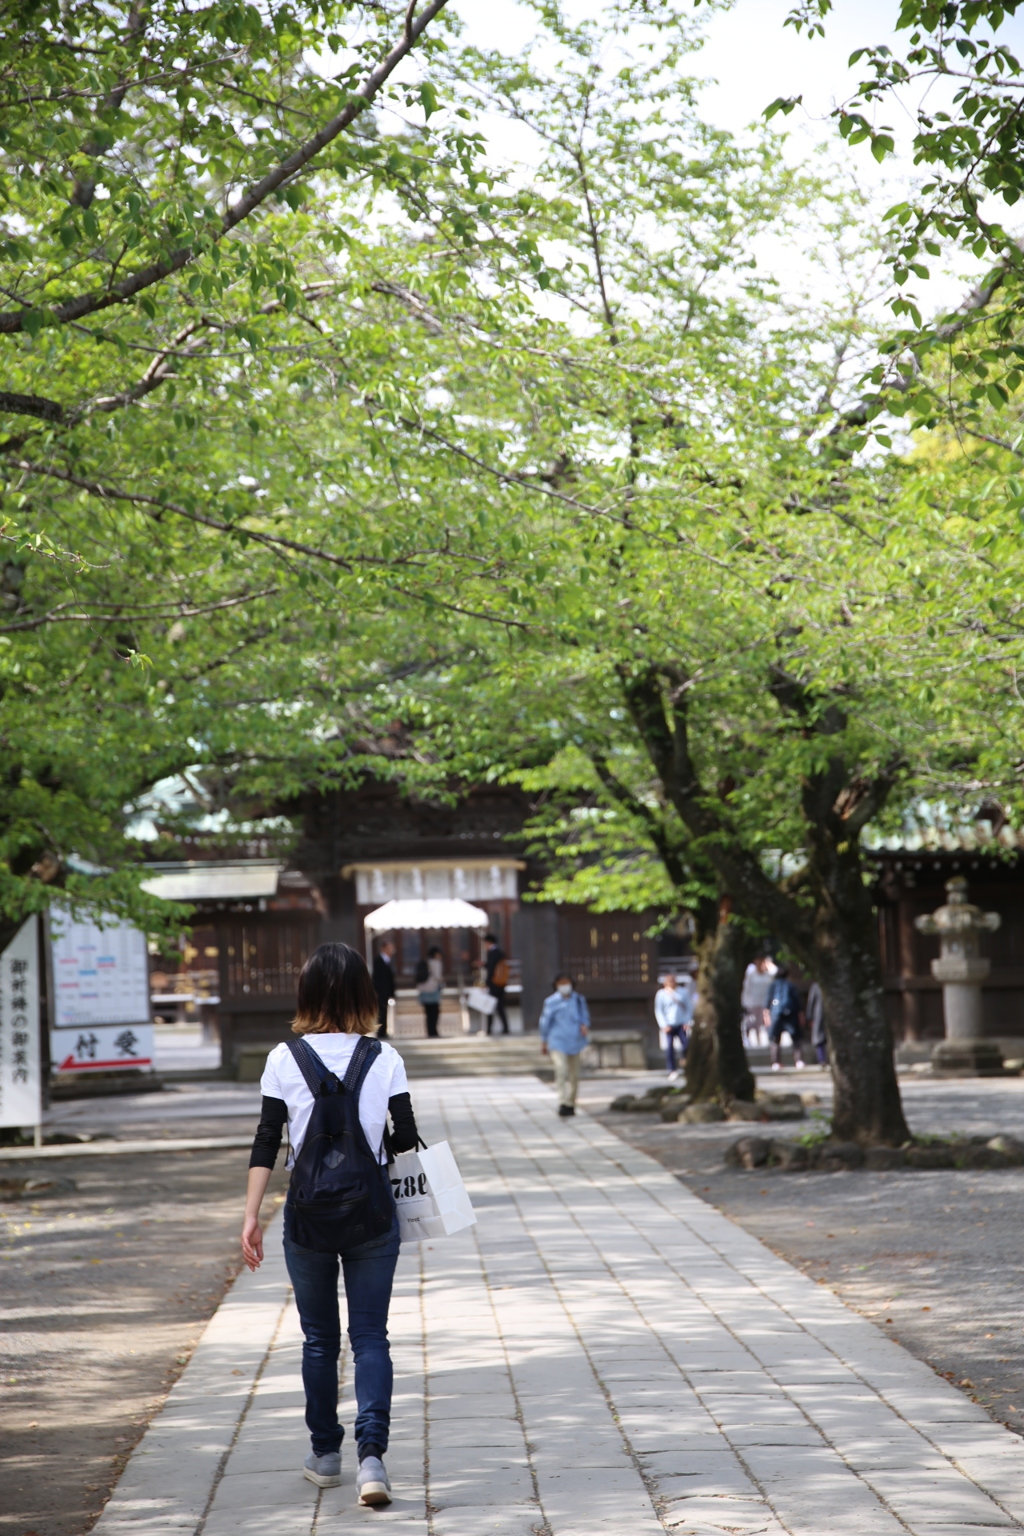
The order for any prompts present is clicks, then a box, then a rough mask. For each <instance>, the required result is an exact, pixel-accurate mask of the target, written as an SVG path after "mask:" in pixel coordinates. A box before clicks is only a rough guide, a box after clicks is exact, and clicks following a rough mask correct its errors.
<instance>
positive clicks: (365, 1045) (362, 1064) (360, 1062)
mask: <svg viewBox="0 0 1024 1536" xmlns="http://www.w3.org/2000/svg"><path fill="white" fill-rule="evenodd" d="M380 1051H381V1045H380V1041H379V1040H374V1039H372V1038H371V1036H370V1035H360V1036H359V1040H358V1043H357V1045H356V1048H355V1050H354V1051H353V1052H352V1060H351V1061H350V1062H349V1064H348V1071H347V1072H346V1073H345V1079H344V1084H345V1088H346V1089H347V1091H348V1092H349V1093H354V1094H355V1096H356V1098H357V1099H358V1098H359V1090H360V1089H361V1088H362V1086H363V1082H364V1080H365V1078H366V1074H367V1072H369V1070H370V1068H371V1067H372V1066H373V1064H374V1062H375V1061H376V1060H377V1057H378V1056H379V1055H380Z"/></svg>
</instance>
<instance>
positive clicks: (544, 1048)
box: [540, 972, 590, 1118]
mask: <svg viewBox="0 0 1024 1536" xmlns="http://www.w3.org/2000/svg"><path fill="white" fill-rule="evenodd" d="M589 1035H590V1013H589V1012H588V1010H587V1003H586V999H585V998H583V997H581V996H580V994H579V993H578V992H574V991H573V989H572V977H571V976H566V975H565V973H564V972H562V974H561V975H559V976H556V977H555V990H554V991H553V992H552V994H551V996H550V997H549V998H547V999H546V1000H545V1003H544V1007H543V1008H542V1009H541V1015H540V1039H541V1046H540V1051H541V1055H542V1056H547V1055H548V1054H549V1053H550V1055H551V1060H552V1063H553V1065H554V1068H555V1089H556V1091H557V1093H558V1113H559V1114H560V1115H561V1116H562V1117H563V1118H565V1117H566V1116H568V1115H574V1114H575V1113H576V1090H577V1089H578V1087H579V1083H580V1052H581V1051H582V1049H583V1047H584V1046H585V1045H586V1043H587V1040H588V1038H589Z"/></svg>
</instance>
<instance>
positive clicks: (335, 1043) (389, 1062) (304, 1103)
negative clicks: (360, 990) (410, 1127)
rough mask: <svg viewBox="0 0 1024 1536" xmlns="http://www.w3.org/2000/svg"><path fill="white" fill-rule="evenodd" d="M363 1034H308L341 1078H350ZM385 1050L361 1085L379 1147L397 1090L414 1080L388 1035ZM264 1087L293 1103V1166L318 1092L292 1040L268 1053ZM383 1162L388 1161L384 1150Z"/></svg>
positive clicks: (365, 1121)
mask: <svg viewBox="0 0 1024 1536" xmlns="http://www.w3.org/2000/svg"><path fill="white" fill-rule="evenodd" d="M361 1038H362V1037H361V1036H360V1035H341V1034H332V1035H308V1036H307V1037H306V1043H307V1044H308V1045H310V1046H311V1047H312V1048H313V1050H314V1051H315V1052H316V1054H317V1055H318V1056H319V1057H320V1060H321V1061H322V1062H323V1064H324V1066H325V1067H329V1068H330V1070H331V1071H332V1072H333V1073H335V1075H336V1076H337V1077H344V1076H345V1071H346V1069H347V1067H348V1064H349V1062H350V1061H351V1060H352V1054H353V1052H354V1051H355V1048H356V1045H357V1044H358V1042H359V1040H360V1039H361ZM380 1046H381V1049H380V1055H379V1056H378V1057H377V1058H376V1060H375V1061H374V1062H373V1064H372V1066H371V1067H370V1070H369V1072H367V1074H366V1076H365V1077H364V1079H363V1086H362V1088H361V1089H360V1090H359V1123H360V1125H361V1126H362V1127H363V1130H364V1131H365V1133H366V1139H367V1141H368V1142H369V1143H370V1146H371V1148H373V1150H374V1151H376V1149H377V1148H378V1147H379V1146H380V1144H381V1141H382V1139H383V1136H384V1126H385V1124H386V1122H387V1114H388V1099H391V1098H393V1097H394V1096H395V1094H396V1093H408V1091H409V1083H408V1080H407V1079H406V1076H405V1062H404V1061H403V1060H402V1058H401V1056H400V1055H399V1054H398V1052H397V1051H396V1050H395V1048H394V1046H393V1045H388V1044H387V1042H386V1041H384V1040H382V1041H381V1043H380ZM260 1092H261V1093H263V1094H264V1095H265V1096H266V1097H267V1098H269V1099H283V1100H284V1102H285V1103H286V1104H287V1106H288V1139H289V1141H290V1142H291V1151H290V1152H289V1154H288V1163H287V1166H288V1167H289V1168H291V1167H292V1166H293V1164H294V1162H295V1158H296V1156H297V1154H298V1152H299V1149H300V1147H301V1146H302V1141H303V1138H304V1136H305V1134H306V1126H307V1125H308V1124H309V1117H310V1115H311V1114H312V1112H313V1095H312V1094H311V1093H310V1091H309V1089H308V1088H307V1086H306V1079H305V1078H304V1077H303V1075H302V1073H301V1072H300V1071H299V1065H298V1062H297V1061H296V1060H295V1057H294V1056H293V1055H292V1053H291V1051H290V1050H289V1049H288V1047H287V1046H286V1045H275V1046H274V1049H273V1050H272V1051H271V1053H270V1055H269V1056H268V1057H267V1064H266V1066H265V1067H264V1069H263V1076H262V1077H261V1078H260ZM380 1160H381V1162H382V1163H383V1162H386V1160H387V1159H386V1156H385V1154H384V1152H383V1151H382V1152H381V1154H380Z"/></svg>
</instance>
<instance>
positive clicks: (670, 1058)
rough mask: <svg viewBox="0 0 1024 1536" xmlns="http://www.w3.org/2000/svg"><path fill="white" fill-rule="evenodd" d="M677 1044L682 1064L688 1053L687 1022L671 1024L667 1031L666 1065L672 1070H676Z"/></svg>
mask: <svg viewBox="0 0 1024 1536" xmlns="http://www.w3.org/2000/svg"><path fill="white" fill-rule="evenodd" d="M676 1046H678V1047H679V1063H680V1065H682V1061H683V1057H684V1056H685V1055H686V1025H685V1024H670V1025H669V1027H668V1029H666V1031H665V1066H666V1067H667V1068H668V1070H669V1071H670V1072H674V1071H675V1070H676Z"/></svg>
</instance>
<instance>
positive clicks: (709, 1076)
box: [686, 901, 754, 1100]
mask: <svg viewBox="0 0 1024 1536" xmlns="http://www.w3.org/2000/svg"><path fill="white" fill-rule="evenodd" d="M728 909H729V903H728V902H727V901H722V902H721V903H720V906H719V916H718V922H717V924H716V925H715V927H714V929H713V930H712V931H711V932H710V933H708V934H706V936H705V937H704V938H703V939H702V940H701V942H700V943H699V944H698V949H697V953H698V962H699V963H698V971H697V991H698V993H699V996H698V1000H697V1008H696V1012H695V1014H694V1021H693V1028H692V1030H691V1031H690V1043H689V1046H688V1048H687V1052H686V1087H687V1089H688V1091H689V1092H690V1093H692V1095H693V1097H694V1098H695V1099H704V1100H708V1099H720V1100H728V1099H746V1100H752V1099H753V1097H754V1075H753V1073H752V1072H751V1070H750V1067H749V1066H748V1065H747V1053H746V1050H745V1048H744V1045H743V1004H742V1003H741V1001H740V994H741V992H742V990H743V974H744V972H745V970H746V968H747V964H748V962H749V960H750V957H751V955H752V953H753V950H754V942H753V940H752V939H751V938H750V937H749V935H748V934H747V933H746V932H745V930H744V929H743V928H742V927H741V926H740V924H739V923H737V922H735V921H734V920H733V919H732V918H731V917H730V916H729V910H728Z"/></svg>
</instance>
